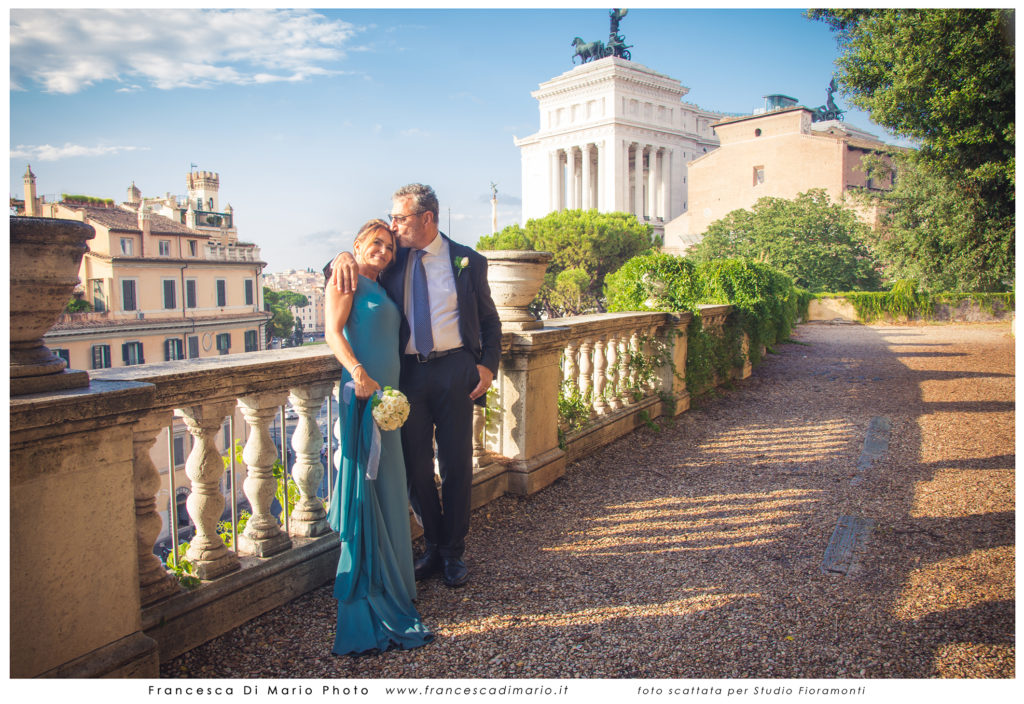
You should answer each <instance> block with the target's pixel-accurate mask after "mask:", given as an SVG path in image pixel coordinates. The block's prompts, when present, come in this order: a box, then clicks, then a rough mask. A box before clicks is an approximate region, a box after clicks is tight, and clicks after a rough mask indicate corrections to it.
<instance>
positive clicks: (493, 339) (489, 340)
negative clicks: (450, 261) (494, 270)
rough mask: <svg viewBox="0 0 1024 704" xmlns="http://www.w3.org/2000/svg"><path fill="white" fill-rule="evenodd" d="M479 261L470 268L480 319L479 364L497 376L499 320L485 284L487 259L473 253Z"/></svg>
mask: <svg viewBox="0 0 1024 704" xmlns="http://www.w3.org/2000/svg"><path fill="white" fill-rule="evenodd" d="M473 254H475V255H476V257H474V258H475V259H478V260H479V263H478V265H477V266H474V267H471V269H473V270H474V271H475V272H476V277H477V280H476V281H475V284H474V286H475V288H476V295H477V315H478V317H479V319H480V343H481V355H480V364H482V365H483V366H485V367H487V368H488V369H490V370H491V372H493V373H494V374H495V375H497V374H498V363H499V362H500V361H501V319H500V318H498V309H497V307H496V306H495V305H494V300H493V299H492V298H491V287H490V284H488V283H487V258H486V257H484V256H483V255H481V254H479V253H478V252H475V251H474V252H473Z"/></svg>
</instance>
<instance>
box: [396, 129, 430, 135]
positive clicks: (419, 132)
mask: <svg viewBox="0 0 1024 704" xmlns="http://www.w3.org/2000/svg"><path fill="white" fill-rule="evenodd" d="M399 134H401V135H402V136H403V137H429V136H430V133H429V132H427V131H426V130H421V129H420V128H419V127H410V128H409V129H407V130H402V131H401V132H400V133H399Z"/></svg>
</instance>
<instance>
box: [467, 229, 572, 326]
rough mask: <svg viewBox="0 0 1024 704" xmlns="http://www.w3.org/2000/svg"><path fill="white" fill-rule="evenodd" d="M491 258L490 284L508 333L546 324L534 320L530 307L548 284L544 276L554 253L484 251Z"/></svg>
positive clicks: (502, 323)
mask: <svg viewBox="0 0 1024 704" xmlns="http://www.w3.org/2000/svg"><path fill="white" fill-rule="evenodd" d="M480 254H482V255H484V256H485V257H487V282H488V283H489V284H490V286H491V297H492V298H493V299H494V305H496V306H497V307H498V316H499V317H500V318H501V327H502V328H503V329H505V330H536V329H537V328H541V327H543V326H544V323H542V322H541V321H539V320H537V319H536V318H534V317H533V315H532V314H531V313H530V311H529V310H527V308H526V306H528V305H529V304H530V301H532V300H533V299H534V298H535V297H536V295H537V292H538V291H540V287H541V285H542V284H543V283H544V272H545V271H546V270H547V268H548V264H549V263H550V262H551V260H552V259H553V258H554V256H555V255H554V254H553V253H551V252H525V251H520V250H511V249H495V250H489V251H488V250H484V251H482V252H480Z"/></svg>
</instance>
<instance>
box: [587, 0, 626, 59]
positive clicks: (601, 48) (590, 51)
mask: <svg viewBox="0 0 1024 704" xmlns="http://www.w3.org/2000/svg"><path fill="white" fill-rule="evenodd" d="M627 12H629V10H620V9H618V8H616V9H614V10H611V11H610V12H609V13H608V16H609V18H610V21H611V31H610V32H609V34H608V44H607V45H605V43H604V42H602V41H600V40H598V41H593V42H585V41H583V40H582V39H580V38H579V37H576V38H575V39H573V40H572V46H573V48H575V49H576V53H575V54H573V55H572V62H573V63H576V57H577V56H578V57H580V63H581V64H585V63H587V62H588V61H597V60H598V59H603V58H605V57H608V56H618V57H619V58H621V59H626V60H629V49H631V48H632V46H631V45H630V46H627V45H626V40H625V38H624V37H623V36H622V35H621V34H619V20H621V19H622V18H623V17H625V16H626V13H627Z"/></svg>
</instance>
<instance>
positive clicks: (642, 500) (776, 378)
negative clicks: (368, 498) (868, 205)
mask: <svg viewBox="0 0 1024 704" xmlns="http://www.w3.org/2000/svg"><path fill="white" fill-rule="evenodd" d="M1014 412H1015V411H1014V340H1013V338H1012V337H1011V336H1010V334H1009V325H1007V324H948V325H929V324H920V325H851V324H844V325H832V324H813V325H800V326H798V327H797V328H796V330H795V331H794V333H793V341H791V342H787V343H784V344H779V345H778V346H777V347H776V348H775V350H774V353H773V354H769V355H767V356H766V359H765V361H764V363H763V364H761V366H759V367H758V368H756V369H755V370H754V373H753V376H751V377H750V378H749V379H747V380H744V381H741V382H738V383H737V384H736V385H735V387H734V388H732V389H728V390H723V391H721V392H720V393H716V394H714V395H712V396H711V397H708V398H705V399H701V400H699V401H696V402H695V403H694V407H693V408H691V410H689V411H687V412H686V413H684V414H682V415H681V416H679V417H677V418H676V419H675V420H674V421H668V422H665V420H664V419H661V420H660V421H659V423H660V424H661V425H662V426H663V427H662V428H661V429H660V430H658V431H655V430H653V429H650V428H641V429H640V430H638V431H636V432H635V433H633V434H631V435H628V436H626V437H624V438H621V439H619V440H618V441H616V442H614V443H612V444H611V445H609V446H607V447H606V448H604V449H603V450H601V451H599V452H597V453H596V454H594V455H591V456H589V457H586V458H585V459H583V460H581V461H579V462H576V463H574V464H572V465H570V466H569V467H568V470H567V472H566V475H565V476H564V477H563V478H561V479H559V480H558V481H556V482H555V484H553V485H552V486H550V487H548V488H547V489H545V490H543V491H541V492H539V493H538V494H536V495H533V496H528V497H513V496H505V497H502V498H500V499H498V500H497V501H494V502H492V503H490V504H488V505H486V506H484V507H482V508H480V509H478V510H477V511H475V512H474V515H473V519H472V526H471V529H470V536H469V541H468V551H467V554H466V559H467V564H468V566H469V568H470V576H471V581H470V583H469V584H468V585H467V586H465V587H463V588H461V589H458V590H451V589H448V588H446V587H445V586H444V584H443V583H442V582H441V581H440V580H439V579H437V578H432V579H430V580H428V581H426V582H422V583H420V590H419V600H418V608H419V610H420V613H421V614H422V616H423V618H424V621H425V622H426V624H427V625H428V626H429V627H430V628H432V629H433V630H434V632H435V633H436V640H435V641H434V642H433V643H432V644H430V645H427V646H425V647H423V648H420V649H418V650H414V651H409V652H394V651H392V652H388V653H384V654H379V655H372V656H365V657H361V658H349V657H334V656H331V655H330V647H331V643H332V640H333V632H334V625H335V610H336V606H335V601H334V599H333V598H332V595H331V587H330V586H329V585H327V586H324V587H322V588H320V589H317V590H315V591H313V592H310V593H309V594H306V595H305V596H303V597H301V598H299V599H297V600H295V601H293V602H291V603H289V604H287V605H286V606H284V607H282V608H278V609H276V610H274V611H272V612H270V613H267V614H265V615H263V616H262V617H259V618H257V619H255V620H253V621H251V622H249V623H247V624H245V625H244V626H241V627H239V628H237V629H235V630H234V631H231V632H229V633H227V634H225V635H224V636H222V637H220V638H217V639H215V640H213V641H211V642H209V643H207V644H205V645H203V646H200V647H199V648H196V649H195V650H193V651H191V652H189V653H186V654H185V655H182V656H180V657H178V658H176V659H174V660H172V661H170V662H168V663H165V664H164V665H163V666H162V668H161V674H162V676H164V677H203V678H209V677H232V678H261V677H282V678H356V679H364V678H370V679H372V678H396V679H410V678H450V677H459V678H674V679H684V678H738V677H745V678H782V677H784V678H926V677H949V678H989V677H1000V678H1012V677H1014V667H1015V651H1014V634H1015V590H1014V520H1015V519H1014V510H1015V506H1014V493H1015V488H1014V453H1015V450H1014ZM866 439H867V440H868V441H867V442H865V440H866Z"/></svg>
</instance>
